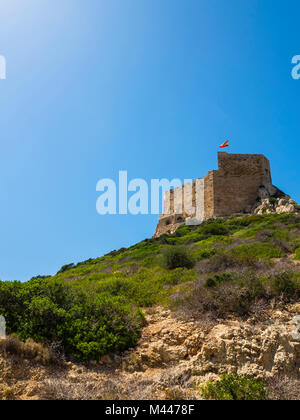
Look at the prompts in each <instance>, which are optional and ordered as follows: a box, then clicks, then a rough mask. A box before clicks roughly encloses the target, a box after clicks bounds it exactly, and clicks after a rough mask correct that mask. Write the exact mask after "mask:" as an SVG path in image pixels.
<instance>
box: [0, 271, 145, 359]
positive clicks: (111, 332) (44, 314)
mask: <svg viewBox="0 0 300 420" xmlns="http://www.w3.org/2000/svg"><path fill="white" fill-rule="evenodd" d="M0 313H1V314H3V315H4V316H5V318H6V321H7V332H8V333H9V334H11V333H15V334H16V335H17V336H19V337H20V338H21V339H22V340H24V341H25V340H27V339H28V338H31V339H33V340H34V341H36V342H39V343H42V344H44V345H47V346H51V345H52V344H53V343H57V342H61V345H62V348H63V350H64V352H65V353H66V355H68V356H75V357H76V358H78V359H80V360H82V361H87V360H91V359H92V360H97V359H99V357H101V356H103V355H104V354H107V353H110V352H114V351H123V350H125V349H127V348H128V347H132V346H134V345H135V344H136V343H137V340H138V338H139V332H140V329H141V328H142V326H143V323H144V317H143V315H142V313H141V312H140V311H139V310H136V309H133V308H132V306H131V305H130V304H128V303H127V302H126V300H125V299H124V298H122V297H119V296H115V297H114V296H109V295H105V294H92V293H91V294H90V293H88V292H84V291H81V290H80V289H77V288H75V287H72V286H71V285H67V284H63V283H61V282H59V281H54V280H41V279H40V280H33V281H29V282H27V283H18V284H16V283H15V284H13V285H11V284H9V283H0ZM10 345H11V346H17V344H16V342H12V343H11V344H10ZM15 351H18V350H15Z"/></svg>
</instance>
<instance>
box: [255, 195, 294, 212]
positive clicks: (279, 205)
mask: <svg viewBox="0 0 300 420" xmlns="http://www.w3.org/2000/svg"><path fill="white" fill-rule="evenodd" d="M252 211H253V213H254V214H272V213H276V214H283V213H296V212H298V211H299V206H298V204H297V203H296V202H295V201H294V200H292V199H291V198H290V197H289V196H284V197H282V198H275V197H269V198H264V199H262V200H261V201H260V202H259V203H258V204H257V205H256V206H254V208H253V210H252Z"/></svg>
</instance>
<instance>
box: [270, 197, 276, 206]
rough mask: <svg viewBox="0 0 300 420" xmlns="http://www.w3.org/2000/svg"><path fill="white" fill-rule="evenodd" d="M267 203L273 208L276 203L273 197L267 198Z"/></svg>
mask: <svg viewBox="0 0 300 420" xmlns="http://www.w3.org/2000/svg"><path fill="white" fill-rule="evenodd" d="M269 203H270V204H271V205H272V206H274V205H275V204H276V203H277V198H275V197H270V198H269Z"/></svg>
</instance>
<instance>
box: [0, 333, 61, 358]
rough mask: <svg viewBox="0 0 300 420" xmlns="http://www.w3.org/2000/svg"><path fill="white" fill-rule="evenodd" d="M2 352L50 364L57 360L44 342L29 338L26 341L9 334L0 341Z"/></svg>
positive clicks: (5, 354) (5, 355)
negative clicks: (40, 342)
mask: <svg viewBox="0 0 300 420" xmlns="http://www.w3.org/2000/svg"><path fill="white" fill-rule="evenodd" d="M0 353H1V354H2V355H3V356H4V357H14V358H18V359H24V360H31V361H33V362H35V363H40V364H43V365H48V364H50V363H52V362H54V361H55V362H56V359H55V357H54V355H53V353H52V352H51V351H50V349H49V348H47V347H44V346H43V345H42V344H39V343H35V342H34V341H33V340H31V339H28V340H27V341H26V342H25V343H24V342H23V341H21V340H19V339H18V338H17V337H12V336H9V337H7V338H6V339H5V340H1V341H0Z"/></svg>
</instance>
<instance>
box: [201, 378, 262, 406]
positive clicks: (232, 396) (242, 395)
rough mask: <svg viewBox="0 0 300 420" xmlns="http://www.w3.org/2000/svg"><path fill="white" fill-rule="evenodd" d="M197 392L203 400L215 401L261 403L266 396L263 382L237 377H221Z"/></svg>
mask: <svg viewBox="0 0 300 420" xmlns="http://www.w3.org/2000/svg"><path fill="white" fill-rule="evenodd" d="M199 390H200V393H201V395H202V397H203V398H204V399H206V400H216V401H222V400H230V401H256V400H257V401H261V400H262V401H263V400H266V399H267V394H268V392H267V390H266V388H265V385H264V382H263V381H259V380H257V379H254V378H251V377H249V376H238V375H222V377H221V379H220V380H219V381H217V382H211V381H208V382H207V383H206V384H205V385H203V386H200V387H199Z"/></svg>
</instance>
